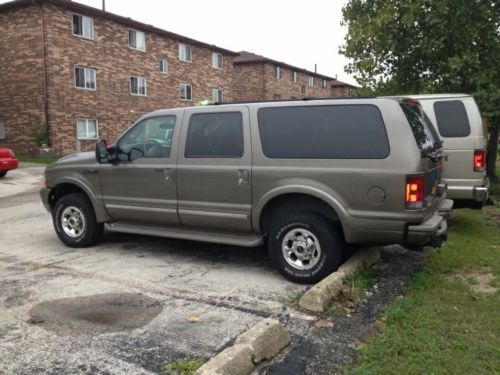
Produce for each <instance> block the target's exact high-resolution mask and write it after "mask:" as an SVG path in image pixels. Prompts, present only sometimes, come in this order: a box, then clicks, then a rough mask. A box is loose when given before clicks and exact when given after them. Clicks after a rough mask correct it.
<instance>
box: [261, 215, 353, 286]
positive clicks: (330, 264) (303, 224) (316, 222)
mask: <svg viewBox="0 0 500 375" xmlns="http://www.w3.org/2000/svg"><path fill="white" fill-rule="evenodd" d="M301 230H305V231H306V232H309V234H308V233H304V232H301ZM292 232H293V233H292ZM268 234H269V238H268V242H267V248H268V251H269V256H270V258H271V261H272V263H273V266H274V267H275V268H276V269H277V270H278V271H279V272H280V273H281V274H282V275H283V276H285V277H286V278H287V279H288V280H291V281H293V282H298V283H303V284H312V283H316V282H318V281H320V280H322V279H323V278H325V277H326V276H328V275H329V274H330V273H332V272H333V271H335V270H336V269H337V268H338V267H339V265H340V263H341V261H342V252H343V248H344V240H343V237H342V234H341V233H340V230H339V227H338V226H337V225H336V224H335V223H333V222H331V221H329V220H327V219H326V218H324V217H323V216H321V215H319V214H316V213H314V212H288V213H283V214H281V215H278V216H276V217H274V218H273V219H271V222H270V224H269V231H268ZM297 234H299V237H294V238H299V240H300V239H302V240H303V239H307V240H309V238H311V241H313V242H315V241H317V242H318V243H319V247H320V251H319V254H318V256H317V257H316V259H317V260H316V261H315V262H316V263H315V264H311V262H309V264H304V263H302V266H305V267H310V268H308V269H300V266H299V267H295V266H293V265H291V264H290V263H289V262H288V261H287V259H286V258H285V255H284V254H283V245H284V244H285V243H284V240H285V236H289V235H291V236H296V235H297ZM311 234H312V236H311ZM314 237H315V238H314ZM291 242H292V243H295V244H297V241H291ZM299 242H300V241H299ZM288 246H291V247H293V245H288ZM314 248H315V247H314ZM297 249H298V248H297ZM299 251H300V249H299ZM302 251H304V250H302ZM294 256H295V255H294V254H292V256H291V257H289V259H291V258H293V257H294ZM296 259H297V258H296ZM293 260H294V259H291V261H293ZM297 261H298V262H299V263H300V262H302V260H297ZM312 262H314V261H312Z"/></svg>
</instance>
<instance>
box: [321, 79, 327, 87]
mask: <svg viewBox="0 0 500 375" xmlns="http://www.w3.org/2000/svg"><path fill="white" fill-rule="evenodd" d="M321 87H323V88H324V89H326V79H324V80H323V82H322V84H321Z"/></svg>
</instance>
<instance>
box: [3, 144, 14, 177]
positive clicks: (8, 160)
mask: <svg viewBox="0 0 500 375" xmlns="http://www.w3.org/2000/svg"><path fill="white" fill-rule="evenodd" d="M17 165H18V162H17V159H16V155H15V154H14V151H12V150H11V149H10V148H7V147H0V178H1V177H5V175H6V174H7V171H10V170H12V169H16V168H17Z"/></svg>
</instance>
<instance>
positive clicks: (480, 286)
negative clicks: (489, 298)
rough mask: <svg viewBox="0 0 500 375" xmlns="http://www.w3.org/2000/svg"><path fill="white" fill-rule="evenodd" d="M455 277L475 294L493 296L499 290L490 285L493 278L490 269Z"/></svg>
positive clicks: (463, 273) (464, 273)
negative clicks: (467, 285)
mask: <svg viewBox="0 0 500 375" xmlns="http://www.w3.org/2000/svg"><path fill="white" fill-rule="evenodd" d="M456 276H457V277H458V278H459V279H461V280H462V281H464V282H465V283H467V284H469V286H470V288H471V290H472V291H473V292H474V293H477V294H486V295H488V294H494V293H496V292H497V291H498V290H499V289H498V288H495V287H494V286H492V285H491V283H492V282H493V280H494V279H495V276H493V273H492V271H491V268H488V267H487V268H482V269H480V270H473V271H469V272H462V273H460V274H458V275H456Z"/></svg>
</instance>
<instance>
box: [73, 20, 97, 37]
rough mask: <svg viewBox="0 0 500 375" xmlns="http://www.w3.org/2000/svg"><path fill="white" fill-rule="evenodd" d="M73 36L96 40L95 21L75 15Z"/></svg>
mask: <svg viewBox="0 0 500 375" xmlns="http://www.w3.org/2000/svg"><path fill="white" fill-rule="evenodd" d="M73 35H77V36H81V37H83V38H87V39H94V19H93V18H91V17H87V16H80V15H79V14H73Z"/></svg>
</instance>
